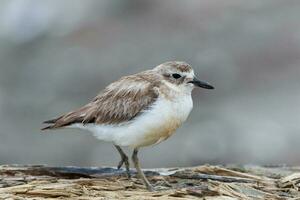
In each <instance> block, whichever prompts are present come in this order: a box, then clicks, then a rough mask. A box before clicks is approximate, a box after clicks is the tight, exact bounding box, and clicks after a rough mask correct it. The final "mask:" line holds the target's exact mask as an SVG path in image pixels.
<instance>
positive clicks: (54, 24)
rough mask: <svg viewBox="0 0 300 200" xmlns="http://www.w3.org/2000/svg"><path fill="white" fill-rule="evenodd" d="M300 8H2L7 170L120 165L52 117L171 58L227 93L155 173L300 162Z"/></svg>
mask: <svg viewBox="0 0 300 200" xmlns="http://www.w3.org/2000/svg"><path fill="white" fill-rule="evenodd" d="M299 19H300V1H297V0H264V1H261V0H251V1H240V0H226V1H224V0H186V1H181V0H143V1H140V0H85V1H82V0H63V1H61V0H43V1H40V0H3V1H1V2H0V164H12V163H17V164H49V165H77V166H100V165H110V166H114V165H116V164H117V162H118V161H119V155H118V154H117V152H116V151H115V150H114V148H113V147H112V145H111V144H108V143H104V142H100V141H97V140H96V139H95V138H94V137H92V136H91V134H89V133H87V132H83V131H73V130H57V131H54V132H51V133H50V132H48V133H44V134H43V133H41V132H40V131H39V129H40V128H41V127H42V125H41V122H42V121H43V120H46V119H49V118H52V117H55V116H57V115H58V114H62V113H65V112H68V111H70V110H72V109H75V108H77V107H79V106H81V105H83V104H85V103H87V102H88V101H89V100H91V99H92V98H93V97H94V96H95V95H96V94H97V93H98V92H99V91H100V90H101V89H103V87H105V85H107V84H109V83H110V82H111V81H114V80H116V79H118V78H119V77H120V76H122V75H125V74H131V73H135V72H139V71H141V70H145V69H149V68H152V67H154V66H156V65H158V64H160V63H162V62H165V61H169V60H183V61H186V62H188V63H190V64H191V65H192V66H193V67H194V69H195V71H196V73H197V75H198V76H199V77H201V78H202V79H204V80H207V81H209V82H211V83H212V84H213V85H214V86H216V90H214V91H205V90H196V91H194V93H193V98H194V109H193V111H192V113H191V115H190V117H189V119H188V120H187V122H186V123H185V124H184V125H183V126H182V127H181V128H180V129H179V130H178V131H177V133H176V134H175V135H174V136H173V137H171V138H170V139H169V140H167V141H165V142H163V143H161V144H159V145H157V146H154V147H148V148H144V149H143V150H142V152H141V160H142V165H143V166H144V167H170V166H190V165H197V164H203V163H210V164H222V163H237V164H244V163H247V164H249V163H250V164H280V163H286V164H290V165H299V164H300V156H299V154H300V153H299V152H300V145H299V141H300V125H299V122H300V115H299V113H300V93H299V86H300V76H299V75H300V66H299V64H300V20H299Z"/></svg>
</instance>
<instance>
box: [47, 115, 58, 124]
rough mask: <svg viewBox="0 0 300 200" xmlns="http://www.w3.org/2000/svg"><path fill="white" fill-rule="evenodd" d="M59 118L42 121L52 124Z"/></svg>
mask: <svg viewBox="0 0 300 200" xmlns="http://www.w3.org/2000/svg"><path fill="white" fill-rule="evenodd" d="M59 118H60V117H59ZM59 118H55V119H50V120H47V121H44V122H43V123H44V124H54V123H55V122H57V120H59Z"/></svg>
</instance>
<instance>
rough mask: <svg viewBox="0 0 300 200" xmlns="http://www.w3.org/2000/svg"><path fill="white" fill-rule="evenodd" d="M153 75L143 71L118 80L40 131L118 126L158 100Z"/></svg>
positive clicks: (154, 75) (51, 121)
mask: <svg viewBox="0 0 300 200" xmlns="http://www.w3.org/2000/svg"><path fill="white" fill-rule="evenodd" d="M156 80H157V74H154V73H153V72H152V71H150V70H149V71H144V72H141V73H138V74H135V75H130V76H125V77H122V78H121V79H120V80H118V81H116V82H113V83H111V84H110V85H108V86H107V87H106V88H105V89H104V90H103V91H102V92H101V93H100V94H99V95H98V96H96V97H95V98H94V99H93V101H92V102H90V103H88V104H87V105H85V106H83V107H81V108H79V109H77V110H75V111H72V112H69V113H67V114H64V115H62V116H60V117H58V118H55V119H51V120H47V121H45V122H44V123H48V124H51V125H50V126H47V127H45V128H43V129H42V130H46V129H54V128H61V127H64V126H68V125H71V124H74V123H83V124H86V123H96V124H119V123H122V122H128V121H130V120H132V119H133V118H135V117H136V116H138V115H139V114H140V113H141V112H142V111H143V110H146V109H147V108H148V107H149V106H150V105H151V104H152V103H153V102H154V101H155V100H156V98H157V97H158V93H157V90H156V84H158V83H157V81H156Z"/></svg>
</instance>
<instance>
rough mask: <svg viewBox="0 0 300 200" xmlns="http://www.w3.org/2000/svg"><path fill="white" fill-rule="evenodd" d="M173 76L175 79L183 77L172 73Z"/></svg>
mask: <svg viewBox="0 0 300 200" xmlns="http://www.w3.org/2000/svg"><path fill="white" fill-rule="evenodd" d="M172 76H173V78H175V79H179V78H180V77H181V75H180V74H172Z"/></svg>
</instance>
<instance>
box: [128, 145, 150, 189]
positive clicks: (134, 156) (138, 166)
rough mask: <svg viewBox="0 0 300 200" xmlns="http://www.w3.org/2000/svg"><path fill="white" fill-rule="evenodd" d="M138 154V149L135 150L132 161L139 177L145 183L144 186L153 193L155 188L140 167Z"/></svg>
mask: <svg viewBox="0 0 300 200" xmlns="http://www.w3.org/2000/svg"><path fill="white" fill-rule="evenodd" d="M137 154H138V149H134V150H133V154H132V161H133V164H134V166H135V168H136V171H137V173H138V175H139V176H140V178H141V179H142V180H143V182H144V185H145V186H146V187H147V189H148V190H149V191H150V192H152V191H154V188H153V186H152V185H151V184H150V182H149V181H148V180H147V178H146V176H145V174H144V172H143V171H142V169H141V166H140V163H139V159H138V157H137Z"/></svg>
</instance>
